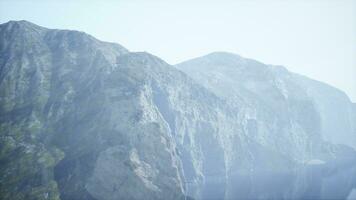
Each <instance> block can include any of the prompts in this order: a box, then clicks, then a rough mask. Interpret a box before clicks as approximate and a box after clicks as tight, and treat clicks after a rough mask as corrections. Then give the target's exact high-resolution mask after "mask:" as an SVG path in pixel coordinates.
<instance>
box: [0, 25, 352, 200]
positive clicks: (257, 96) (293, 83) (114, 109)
mask: <svg viewBox="0 0 356 200" xmlns="http://www.w3.org/2000/svg"><path fill="white" fill-rule="evenodd" d="M177 68H178V69H177ZM181 70H182V71H183V72H182V71H181ZM352 110H353V111H352ZM335 113H337V116H338V117H335ZM355 113H356V112H355V106H354V105H352V104H351V103H350V101H349V100H348V98H347V97H346V96H345V95H344V94H343V93H342V92H340V91H338V90H336V89H333V88H331V87H329V86H326V85H324V84H322V83H319V82H316V81H313V80H310V79H307V78H304V77H302V76H300V75H296V74H293V73H290V72H288V71H287V70H286V69H284V68H282V67H275V66H268V65H264V64H262V63H259V62H257V61H253V60H249V59H245V58H242V57H240V56H237V55H233V54H228V53H213V54H210V55H207V56H205V57H202V58H197V59H195V60H192V61H187V62H185V63H182V64H180V65H177V66H175V67H173V66H170V65H169V64H167V63H166V62H164V61H163V60H161V59H159V58H157V57H155V56H153V55H151V54H149V53H145V52H141V53H135V52H129V51H128V50H127V49H125V48H124V47H122V46H120V45H118V44H113V43H107V42H102V41H99V40H97V39H95V38H93V37H92V36H90V35H88V34H85V33H82V32H78V31H70V30H54V29H47V28H43V27H40V26H37V25H34V24H32V23H30V22H26V21H11V22H8V23H5V24H2V25H0V163H1V165H0V168H1V172H0V197H1V198H0V199H62V200H67V199H93V200H94V199H96V200H115V199H190V198H193V199H267V198H268V199H271V198H275V199H283V198H284V199H299V198H314V199H323V198H329V197H333V198H346V197H347V195H348V194H349V193H350V191H351V190H352V188H355V185H356V183H355V181H354V180H356V178H355V177H356V176H355V175H356V169H355V165H356V157H355V155H356V153H355V151H354V149H353V148H351V147H355V146H354V145H355V139H354V137H355V133H356V132H355V123H354V122H355V121H356V120H355V116H356V115H355ZM352 117H353V118H352ZM331 188H332V189H335V188H337V190H334V191H335V192H332V193H331V192H330V191H332V190H331Z"/></svg>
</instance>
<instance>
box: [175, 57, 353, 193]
mask: <svg viewBox="0 0 356 200" xmlns="http://www.w3.org/2000/svg"><path fill="white" fill-rule="evenodd" d="M176 67H177V68H179V69H181V70H182V71H184V72H186V73H187V74H188V75H189V76H191V77H192V78H193V79H195V80H196V81H197V82H198V83H200V84H202V85H203V86H204V87H205V88H207V89H209V90H210V91H212V92H213V93H214V94H216V95H217V96H219V97H221V98H222V99H224V100H226V101H227V102H229V104H230V105H231V106H232V107H239V108H244V109H243V110H244V119H243V121H245V124H244V125H245V130H246V132H247V134H248V136H249V137H250V138H251V139H252V140H253V141H255V142H256V143H258V144H259V145H261V146H263V147H265V148H268V149H272V150H273V151H274V152H277V154H280V155H282V156H284V157H285V158H288V159H290V160H291V161H292V162H293V164H292V166H293V168H294V170H290V168H289V169H288V167H287V168H286V172H285V174H283V170H280V169H278V170H274V169H273V167H272V168H269V167H267V168H266V167H264V168H262V169H263V170H262V169H257V170H255V172H254V173H252V174H253V175H252V176H255V178H256V179H257V180H251V181H250V184H246V183H245V187H248V186H246V185H250V189H251V190H252V191H253V190H256V188H257V189H258V187H259V184H261V182H264V183H265V184H266V185H269V186H271V187H272V188H269V189H267V190H268V191H256V192H250V194H246V196H244V197H245V198H251V199H257V198H287V199H294V198H295V199H299V198H316V199H318V198H328V197H331V196H332V195H335V196H332V197H333V198H346V197H347V194H348V192H349V191H350V188H352V187H354V186H353V185H352V183H351V184H350V183H349V182H353V180H354V179H355V174H354V172H355V166H356V163H355V154H354V153H355V152H354V150H353V149H349V150H347V148H346V149H345V148H344V147H341V146H340V145H348V146H350V147H354V148H355V144H356V134H355V133H356V132H355V129H354V127H355V124H356V123H355V122H356V121H355V120H354V118H353V116H354V114H355V112H354V111H352V107H353V105H352V103H351V102H350V101H349V99H348V98H347V96H346V95H345V94H344V93H343V92H341V91H339V90H337V89H335V88H332V87H330V86H328V85H326V84H323V83H320V82H317V81H314V80H310V79H308V78H305V77H302V76H300V75H297V74H293V73H290V72H288V71H287V70H286V69H285V68H284V67H280V66H268V65H264V64H262V63H260V62H257V61H255V60H251V59H245V58H242V57H240V56H238V55H235V54H230V53H224V52H216V53H212V54H209V55H207V56H203V57H200V58H196V59H193V60H190V61H186V62H183V63H181V64H178V65H177V66H176ZM338 116H340V117H338ZM336 118H337V119H336ZM253 149H254V148H253ZM348 152H352V153H348ZM235 153H236V154H240V152H235ZM344 154H345V155H344ZM252 155H254V154H252ZM264 157H265V158H266V159H270V155H269V154H268V153H267V154H266V155H265V156H264ZM282 160H285V159H282ZM315 160H319V161H322V163H319V164H317V166H318V167H315V166H314V165H315V163H314V161H315ZM341 160H342V161H341ZM324 162H326V163H324ZM263 163H264V162H262V164H263ZM331 163H332V164H331ZM340 163H348V165H347V167H346V168H344V165H342V164H340ZM260 164H261V163H258V164H257V166H259V165H260ZM331 166H332V167H331ZM330 167H331V168H333V169H339V170H338V171H343V172H342V173H346V172H345V171H347V170H350V172H349V173H347V174H348V175H346V176H350V177H349V178H346V177H343V178H340V177H339V175H335V174H334V175H330V174H327V175H326V174H324V173H321V174H318V175H317V172H319V171H329V168H330ZM341 169H342V170H341ZM263 171H265V172H263ZM266 171H268V173H266ZM281 172H282V173H281ZM274 173H276V174H274ZM336 174H338V173H336ZM268 176H273V177H274V178H275V179H276V178H277V179H284V180H281V183H282V184H281V185H278V183H273V181H271V180H272V179H273V178H272V177H268ZM311 176H317V177H318V178H316V177H315V179H317V180H318V179H319V181H315V180H313V181H312V180H311V179H310V180H308V177H311ZM329 176H336V177H338V178H335V180H332V178H331V179H328V178H327V177H329ZM228 177H233V175H228ZM336 179H337V180H338V181H336ZM341 180H344V182H343V181H341ZM240 182H241V183H240V184H244V183H243V181H240ZM341 182H343V183H341ZM288 183H289V185H288ZM338 183H339V184H338ZM335 185H338V186H339V187H343V188H344V189H345V190H346V191H344V192H340V193H338V192H334V193H333V194H330V193H329V192H328V188H330V187H331V186H333V187H336V186H335ZM278 187H280V188H279V189H277V188H278ZM283 187H285V188H284V189H282V188H283ZM233 188H234V189H235V190H237V189H236V185H234V184H233ZM237 188H238V187H237ZM346 188H347V189H346ZM246 190H247V189H246V188H244V189H242V191H246ZM283 190H284V192H285V193H284V194H283V192H282V193H279V194H271V191H277V192H281V191H283ZM339 191H341V190H339ZM264 192H266V193H265V194H264ZM271 195H272V196H271ZM273 195H276V196H273ZM345 195H346V196H345ZM234 197H241V191H240V193H239V194H236V196H234ZM244 197H243V196H242V199H243V198H244Z"/></svg>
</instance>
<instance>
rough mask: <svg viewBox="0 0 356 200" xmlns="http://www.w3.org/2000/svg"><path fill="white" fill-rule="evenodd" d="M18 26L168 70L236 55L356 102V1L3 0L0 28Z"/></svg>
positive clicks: (0, 8) (0, 0)
mask: <svg viewBox="0 0 356 200" xmlns="http://www.w3.org/2000/svg"><path fill="white" fill-rule="evenodd" d="M20 19H25V20H29V21H31V22H34V23H36V24H39V25H41V26H45V27H50V28H61V29H75V30H81V31H85V32H87V33H89V34H91V35H93V36H95V37H97V38H99V39H101V40H105V41H111V42H117V43H120V44H122V45H123V46H125V47H126V48H128V49H129V50H131V51H147V52H150V53H152V54H155V55H157V56H159V57H161V58H162V59H164V60H166V61H167V62H168V63H170V64H175V63H178V62H182V61H184V60H187V59H190V58H193V57H197V56H201V55H204V54H207V53H210V52H213V51H229V52H234V53H237V54H239V55H241V56H244V57H249V58H253V59H256V60H259V61H261V62H264V63H267V64H278V65H284V66H286V67H287V68H288V69H289V70H291V71H294V72H297V73H300V74H304V75H307V76H309V77H311V78H314V79H317V80H320V81H323V82H327V83H329V84H331V85H333V86H336V87H337V88H340V89H342V90H344V91H345V92H346V93H347V94H348V95H349V96H350V98H351V99H352V100H353V101H354V102H356V0H252V1H251V0H250V1H249V0H234V1H233V0H230V1H229V0H205V1H202V0H195V1H193V0H190V1H188V0H180V1H178V0H177V1H169V0H165V1H164V0H150V1H148V0H116V1H90V0H87V1H84V0H83V1H70V0H68V1H63V0H58V1H51V0H32V1H31V0H17V1H16V0H0V23H4V22H7V21H8V20H20Z"/></svg>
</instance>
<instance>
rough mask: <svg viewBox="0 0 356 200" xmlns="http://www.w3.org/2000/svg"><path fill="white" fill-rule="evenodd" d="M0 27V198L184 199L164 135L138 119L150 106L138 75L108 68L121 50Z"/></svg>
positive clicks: (26, 27) (76, 35)
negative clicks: (146, 102)
mask: <svg viewBox="0 0 356 200" xmlns="http://www.w3.org/2000/svg"><path fill="white" fill-rule="evenodd" d="M0 30H1V31H0V33H1V37H0V38H1V39H2V40H1V42H0V51H1V53H0V55H1V63H0V66H1V75H0V77H1V79H0V81H1V83H0V94H1V103H0V105H1V117H0V119H1V158H0V160H1V171H2V172H1V185H0V188H1V192H0V193H1V197H2V198H1V199H59V198H60V199H117V198H130V199H142V198H147V199H180V198H183V186H182V181H181V180H180V175H179V173H180V172H179V170H180V167H179V165H180V163H179V162H178V157H177V156H176V153H175V149H174V145H172V144H171V143H172V141H171V140H170V139H169V138H170V136H169V135H168V133H167V131H166V130H165V129H164V126H162V122H161V121H159V119H157V121H158V122H157V123H155V122H151V121H142V120H140V117H141V115H143V114H144V113H146V112H152V115H154V111H151V110H144V109H143V105H142V101H141V92H142V90H141V89H142V88H141V87H142V86H141V85H140V82H138V81H136V80H135V79H136V77H135V76H132V77H130V76H128V75H127V74H124V73H121V72H120V71H119V70H116V72H115V73H114V71H115V67H117V63H116V62H119V61H120V59H119V58H118V57H120V56H121V55H123V54H129V53H128V51H127V50H126V49H124V48H123V47H121V46H119V45H116V44H109V43H104V42H101V41H98V40H96V39H94V38H93V37H91V36H89V35H86V34H84V33H81V32H76V31H65V30H50V29H45V28H42V27H38V26H36V25H34V24H31V23H29V22H25V21H21V22H9V23H7V24H3V25H1V27H0ZM137 59H140V58H137ZM127 64H129V63H127ZM135 70H136V71H137V72H140V69H135ZM133 75H135V74H133ZM160 122H161V123H160ZM158 172H159V176H158V174H157V173H158ZM137 191H140V192H137Z"/></svg>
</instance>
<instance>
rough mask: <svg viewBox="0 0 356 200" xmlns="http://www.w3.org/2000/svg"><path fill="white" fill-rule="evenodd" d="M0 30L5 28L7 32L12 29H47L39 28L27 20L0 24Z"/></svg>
mask: <svg viewBox="0 0 356 200" xmlns="http://www.w3.org/2000/svg"><path fill="white" fill-rule="evenodd" d="M0 28H5V29H7V30H11V29H15V28H16V29H22V30H23V29H27V30H28V29H30V30H40V29H42V30H44V29H46V28H44V27H41V26H38V25H36V24H34V23H32V22H29V21H26V20H19V21H14V20H11V21H8V22H6V23H3V24H0Z"/></svg>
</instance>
